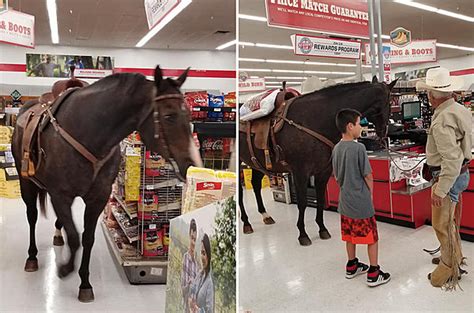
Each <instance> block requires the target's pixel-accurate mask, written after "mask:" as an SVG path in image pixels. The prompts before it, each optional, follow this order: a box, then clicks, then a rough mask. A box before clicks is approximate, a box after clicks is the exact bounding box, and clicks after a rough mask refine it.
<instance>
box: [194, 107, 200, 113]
mask: <svg viewBox="0 0 474 313" xmlns="http://www.w3.org/2000/svg"><path fill="white" fill-rule="evenodd" d="M193 111H194V112H199V111H201V108H200V107H194V108H193Z"/></svg>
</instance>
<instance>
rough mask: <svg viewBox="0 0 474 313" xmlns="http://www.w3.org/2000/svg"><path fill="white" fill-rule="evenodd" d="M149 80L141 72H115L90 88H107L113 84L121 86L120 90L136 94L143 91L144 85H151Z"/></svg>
mask: <svg viewBox="0 0 474 313" xmlns="http://www.w3.org/2000/svg"><path fill="white" fill-rule="evenodd" d="M148 82H149V81H148V80H147V79H146V77H145V76H144V75H142V74H140V73H115V74H113V75H109V76H106V77H104V78H102V79H100V80H98V81H97V82H95V83H93V84H92V85H90V86H89V87H88V88H99V89H101V90H106V89H108V88H110V87H111V86H114V87H118V86H120V87H121V88H120V90H123V91H125V93H126V94H135V93H136V92H139V91H141V88H143V86H147V85H149V84H148Z"/></svg>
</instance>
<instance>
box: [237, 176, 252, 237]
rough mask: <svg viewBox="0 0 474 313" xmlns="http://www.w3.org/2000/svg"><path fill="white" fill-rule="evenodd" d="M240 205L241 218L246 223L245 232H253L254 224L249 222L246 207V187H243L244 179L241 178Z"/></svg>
mask: <svg viewBox="0 0 474 313" xmlns="http://www.w3.org/2000/svg"><path fill="white" fill-rule="evenodd" d="M239 207H240V219H241V220H242V223H244V234H251V233H253V228H252V225H251V224H250V222H249V217H248V215H247V212H245V207H244V189H243V188H242V181H241V180H240V179H239Z"/></svg>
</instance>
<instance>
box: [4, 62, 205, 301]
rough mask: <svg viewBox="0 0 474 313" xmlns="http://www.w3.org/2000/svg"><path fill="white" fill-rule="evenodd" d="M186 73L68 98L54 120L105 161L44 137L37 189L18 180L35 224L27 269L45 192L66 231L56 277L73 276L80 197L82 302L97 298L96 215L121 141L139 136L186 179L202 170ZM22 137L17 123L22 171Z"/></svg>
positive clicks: (97, 86)
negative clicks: (92, 270) (75, 210)
mask: <svg viewBox="0 0 474 313" xmlns="http://www.w3.org/2000/svg"><path fill="white" fill-rule="evenodd" d="M187 73H188V71H187V70H186V71H185V72H184V73H183V74H182V75H181V76H180V77H179V78H178V79H177V80H174V79H171V78H167V79H163V77H162V74H161V70H160V68H159V66H158V67H157V68H156V69H155V81H154V82H152V81H148V80H147V79H146V77H145V76H143V75H140V74H114V75H111V76H108V77H105V78H103V79H101V80H100V81H98V82H96V83H94V84H92V85H90V86H87V87H84V88H81V89H77V90H76V91H74V92H73V93H71V94H70V95H69V97H68V98H67V99H65V100H64V102H63V103H62V105H61V107H60V108H59V110H58V111H57V113H56V115H55V118H56V121H57V122H58V123H59V125H60V126H61V127H62V128H63V129H64V130H66V131H67V132H68V133H69V134H70V135H71V136H72V137H74V139H75V140H77V141H78V142H79V143H81V144H82V145H83V146H84V147H85V148H86V149H87V150H88V151H89V152H90V153H91V154H93V155H94V156H95V157H96V158H97V159H98V160H99V162H98V164H99V165H98V166H97V164H96V163H91V161H90V160H88V159H86V157H84V156H83V154H81V153H79V152H78V150H77V149H76V148H74V147H73V146H72V145H71V144H70V143H69V142H67V141H66V140H65V138H64V137H63V136H62V135H61V134H60V133H59V132H58V131H57V130H56V127H53V126H54V125H48V126H47V127H46V128H45V129H44V131H43V132H42V134H41V149H42V151H44V155H45V156H44V158H43V160H42V165H41V167H39V168H38V170H37V171H36V174H35V176H34V179H35V180H36V182H37V183H33V182H32V181H31V180H29V179H25V178H21V179H20V186H21V193H22V198H23V201H24V202H25V204H26V207H27V216H28V223H29V225H30V246H29V249H28V255H29V256H28V259H27V261H26V265H25V270H26V271H35V270H37V269H38V260H37V257H36V256H37V253H38V249H37V248H36V242H35V225H36V221H37V216H38V210H37V207H36V200H37V198H38V196H39V198H40V204H41V209H42V211H43V210H44V199H45V195H46V192H47V193H49V195H50V197H51V202H52V204H53V207H54V211H55V213H56V216H57V218H58V220H59V221H60V222H61V223H62V225H64V229H65V231H66V234H67V243H68V246H69V249H70V257H69V260H68V261H67V263H66V264H62V265H58V276H59V277H61V278H63V277H66V276H67V275H69V274H70V273H71V272H73V271H74V268H75V266H74V259H75V255H76V252H77V250H78V248H79V245H80V239H79V234H78V232H77V230H76V227H75V226H74V223H73V219H72V214H71V204H72V202H73V200H74V198H75V197H81V198H82V199H83V200H84V202H85V204H86V208H85V212H84V232H83V234H82V246H83V253H82V261H81V266H80V269H79V276H80V278H81V284H80V287H79V300H80V301H81V302H89V301H93V300H94V293H93V291H92V286H91V284H90V282H89V262H90V256H91V249H92V246H93V244H94V233H95V229H96V225H97V220H98V217H99V215H100V214H101V212H102V210H103V209H104V206H105V204H106V203H107V200H108V198H109V195H110V193H111V187H112V183H113V182H114V179H115V177H116V176H117V173H118V170H119V165H120V151H119V150H120V149H119V148H118V145H119V143H120V141H121V140H122V139H124V138H125V137H126V136H127V135H129V134H130V133H131V132H133V131H135V130H137V131H139V132H140V134H141V138H142V140H143V142H144V144H145V145H146V147H147V149H149V150H151V151H153V152H156V153H159V154H161V155H162V156H163V157H165V158H166V159H167V160H169V161H170V162H171V163H172V164H173V166H174V167H175V170H176V171H177V174H178V176H179V177H181V178H184V177H185V175H186V170H187V168H188V167H189V166H191V165H196V166H201V165H202V162H201V159H200V157H199V154H198V152H197V149H196V147H195V145H194V141H193V139H192V136H191V130H190V125H189V121H190V119H189V112H188V110H187V108H186V106H185V104H184V99H183V95H182V93H181V91H180V87H181V85H182V84H183V83H184V81H185V80H186V77H187ZM22 114H26V113H24V112H22V113H20V115H19V117H18V120H19V121H20V119H21V118H22ZM22 135H23V129H22V128H21V127H19V126H18V125H17V127H16V128H15V132H14V134H13V144H12V150H13V155H14V157H15V161H16V164H17V168H18V171H19V172H20V170H21V166H20V164H21V161H22V151H21V150H22V143H21V141H22ZM93 165H94V166H93ZM38 185H40V186H41V187H44V188H45V189H41V188H40V187H39V186H38Z"/></svg>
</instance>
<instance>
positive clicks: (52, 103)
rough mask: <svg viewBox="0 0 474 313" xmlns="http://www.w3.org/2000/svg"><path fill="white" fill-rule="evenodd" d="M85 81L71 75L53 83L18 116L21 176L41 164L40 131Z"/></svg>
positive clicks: (31, 174) (32, 172) (28, 174)
mask: <svg viewBox="0 0 474 313" xmlns="http://www.w3.org/2000/svg"><path fill="white" fill-rule="evenodd" d="M88 85H89V84H88V83H87V82H85V81H82V80H79V79H76V78H74V77H72V78H71V79H66V80H61V81H57V82H56V83H54V85H53V87H52V90H51V92H47V93H44V94H42V95H41V96H40V97H39V98H38V101H37V103H36V104H34V105H33V106H31V107H30V108H28V109H27V110H26V111H25V112H23V113H22V114H21V116H20V117H19V118H18V121H17V126H18V127H21V128H23V137H22V140H21V151H22V161H21V176H22V177H24V178H30V177H33V176H34V175H35V174H36V172H37V170H38V169H39V167H40V165H41V159H42V154H43V152H42V150H41V142H40V139H41V133H42V132H43V131H44V129H45V128H46V126H47V125H48V124H49V123H50V122H51V119H53V118H54V115H55V113H56V112H57V111H58V109H59V107H60V106H61V104H62V103H63V102H64V100H66V99H67V98H68V97H69V96H70V95H71V94H72V93H73V92H74V91H75V90H77V89H79V88H82V87H85V86H88Z"/></svg>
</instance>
